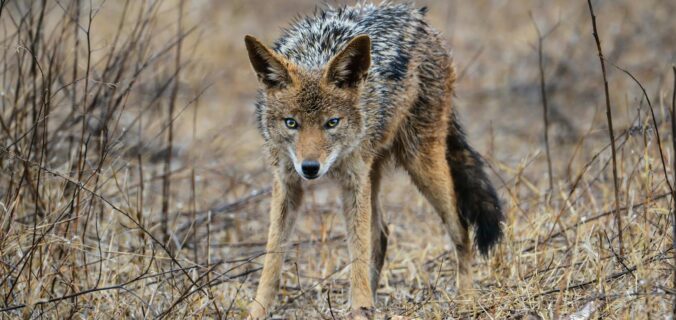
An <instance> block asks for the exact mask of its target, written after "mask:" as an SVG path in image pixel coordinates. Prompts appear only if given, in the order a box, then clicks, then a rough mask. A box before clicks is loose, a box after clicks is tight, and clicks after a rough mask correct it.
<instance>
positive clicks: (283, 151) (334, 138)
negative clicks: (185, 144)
mask: <svg viewBox="0 0 676 320" xmlns="http://www.w3.org/2000/svg"><path fill="white" fill-rule="evenodd" d="M245 43H246V48H247V51H248V53H249V59H250V60H251V65H252V66H253V69H254V70H255V71H256V74H257V76H258V80H259V82H260V85H261V89H262V93H263V97H262V99H263V101H264V102H263V103H264V108H262V110H259V112H260V114H259V117H260V125H261V128H262V130H263V136H264V137H265V138H266V141H267V142H268V145H269V147H270V148H272V149H273V153H275V154H278V155H279V156H280V157H284V156H285V159H287V160H288V161H290V163H292V164H293V167H294V168H295V170H296V172H298V174H299V175H300V176H301V177H303V178H305V179H315V178H319V177H321V176H322V175H324V174H326V173H327V172H328V171H329V169H330V168H331V166H332V165H334V164H335V163H336V162H337V161H338V160H340V158H341V157H342V156H344V155H345V154H347V153H349V152H351V151H352V150H353V149H354V147H356V145H357V144H358V143H359V140H360V139H361V137H362V136H363V134H364V131H365V130H366V127H365V122H364V119H363V115H362V113H361V112H360V104H359V100H360V93H361V89H362V87H363V83H364V80H365V79H366V77H367V74H368V69H369V66H370V63H371V54H370V52H371V40H370V38H369V37H368V36H366V35H361V36H357V37H355V38H353V39H352V40H351V41H349V42H348V43H347V44H346V45H345V46H344V48H343V49H342V50H341V51H340V52H338V53H337V54H336V55H335V56H333V57H332V58H331V60H330V61H329V62H328V63H326V64H325V65H324V66H322V67H321V68H318V69H308V68H305V67H302V66H300V65H298V64H295V63H293V62H292V61H290V60H289V59H286V58H285V57H283V56H281V55H280V54H278V53H276V52H274V51H273V50H270V49H269V48H267V47H266V46H265V45H263V44H262V43H261V42H260V41H258V40H257V39H256V38H254V37H251V36H246V37H245Z"/></svg>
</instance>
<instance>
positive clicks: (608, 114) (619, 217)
mask: <svg viewBox="0 0 676 320" xmlns="http://www.w3.org/2000/svg"><path fill="white" fill-rule="evenodd" d="M587 3H588V4H589V13H590V14H591V19H592V27H593V30H594V32H593V33H594V39H595V40H596V49H597V50H598V54H599V60H600V62H601V71H602V73H603V89H604V93H605V97H606V117H607V119H608V135H609V137H610V144H611V148H610V150H611V151H612V157H613V158H612V159H613V187H614V190H615V224H616V225H617V232H618V235H619V236H618V240H619V248H620V255H621V256H622V255H624V249H623V248H624V245H623V241H622V239H623V237H622V215H621V214H620V193H619V186H618V182H617V156H616V154H615V153H616V151H615V150H616V148H615V133H614V132H613V114H612V110H611V107H610V92H609V90H608V78H607V76H606V62H605V59H604V58H603V49H601V40H600V36H599V33H598V29H597V27H596V15H595V14H594V7H593V6H592V3H591V0H587Z"/></svg>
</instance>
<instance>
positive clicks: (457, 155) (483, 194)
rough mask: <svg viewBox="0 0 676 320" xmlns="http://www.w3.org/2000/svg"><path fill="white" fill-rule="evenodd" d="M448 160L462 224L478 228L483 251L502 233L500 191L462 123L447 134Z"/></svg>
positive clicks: (452, 125)
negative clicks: (489, 176)
mask: <svg viewBox="0 0 676 320" xmlns="http://www.w3.org/2000/svg"><path fill="white" fill-rule="evenodd" d="M446 146H447V151H446V160H447V161H448V164H449V166H450V167H451V175H452V178H453V184H454V186H455V193H456V198H457V206H458V210H459V212H460V216H461V217H462V220H463V224H464V226H465V227H466V228H467V227H468V223H469V225H472V226H473V227H474V230H475V234H474V242H475V243H476V246H477V247H478V248H479V251H480V252H481V254H482V255H484V256H485V255H488V252H489V251H490V249H491V248H492V247H493V246H494V245H495V244H496V243H498V241H500V238H501V237H502V224H501V222H502V221H503V220H504V216H503V214H502V209H501V208H500V200H499V199H498V195H497V193H496V192H495V189H494V188H493V185H492V184H491V181H490V180H489V179H488V176H487V175H486V173H485V172H484V169H483V160H482V159H481V155H479V153H477V152H476V151H474V149H472V147H471V146H470V145H469V144H468V143H467V141H466V140H465V135H464V133H463V131H462V128H461V127H460V124H459V123H458V122H457V121H456V120H455V117H453V120H452V121H451V123H450V126H449V130H448V136H447V137H446Z"/></svg>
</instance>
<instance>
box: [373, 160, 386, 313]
mask: <svg viewBox="0 0 676 320" xmlns="http://www.w3.org/2000/svg"><path fill="white" fill-rule="evenodd" d="M385 162H386V158H380V159H378V160H376V161H375V162H374V163H373V166H372V167H371V173H370V178H371V262H372V267H371V272H370V274H369V276H370V281H371V291H372V292H373V301H374V302H375V301H376V291H377V289H378V280H379V279H380V272H381V271H382V269H383V264H384V263H385V253H386V252H387V237H388V235H389V230H388V229H387V225H386V224H385V222H384V221H383V211H382V208H381V206H380V200H379V199H378V193H379V190H380V180H381V178H382V171H383V166H384V163H385Z"/></svg>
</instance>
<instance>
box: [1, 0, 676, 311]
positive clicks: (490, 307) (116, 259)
mask: <svg viewBox="0 0 676 320" xmlns="http://www.w3.org/2000/svg"><path fill="white" fill-rule="evenodd" d="M1 3H2V4H1V5H0V8H1V9H0V35H1V36H0V39H1V40H0V43H1V44H2V46H1V47H0V61H1V63H0V70H1V72H0V86H1V87H0V120H1V121H0V167H1V168H2V169H1V170H0V212H1V215H0V310H1V311H0V317H1V318H16V317H26V318H38V317H46V318H68V317H72V316H74V317H76V318H120V317H121V318H145V317H151V318H155V317H168V318H186V317H188V318H201V317H210V318H216V317H218V318H241V317H243V316H244V308H245V307H246V305H247V304H248V302H249V301H250V299H251V298H252V296H253V294H254V290H255V287H256V284H257V279H258V276H259V270H260V267H261V265H260V263H261V262H262V259H261V256H262V255H263V254H264V252H263V249H264V243H265V235H266V229H267V207H268V202H269V183H270V180H271V175H270V174H269V172H268V170H267V169H266V163H265V161H264V158H263V156H262V155H263V153H262V149H261V144H262V141H261V138H260V137H259V135H258V133H257V132H256V129H255V124H254V120H253V118H254V117H253V107H252V100H253V97H254V92H255V88H256V80H255V77H254V76H253V72H251V70H250V68H249V65H248V62H247V60H246V55H245V54H244V48H243V40H242V38H243V35H244V34H247V33H249V34H255V35H257V36H260V38H261V39H263V40H265V41H266V42H271V41H272V40H274V38H275V37H276V36H278V34H279V27H280V26H284V25H285V24H286V22H287V21H288V20H290V19H291V18H292V17H293V16H295V15H296V14H298V13H309V12H311V11H312V9H313V7H314V4H313V3H312V2H311V1H309V0H308V1H301V0H293V1H284V2H281V1H280V2H277V1H276V2H270V1H262V0H256V1H240V0H237V1H235V0H233V1H227V2H226V1H185V3H184V4H183V9H182V10H181V9H180V8H181V1H179V0H166V1H143V2H142V1H134V0H131V1H126V2H125V1H107V2H101V1H93V3H91V4H90V2H89V1H80V2H77V1H74V0H73V1H55V0H46V1H44V2H43V1H1ZM43 3H44V4H43ZM419 3H420V4H426V5H429V7H430V14H429V17H430V20H431V23H432V24H433V25H434V26H436V27H437V28H438V29H439V30H440V31H442V32H443V33H444V35H445V36H446V38H447V40H448V42H449V44H450V46H451V47H452V48H453V50H454V55H455V57H456V61H457V64H458V68H459V70H460V80H459V83H458V93H457V95H458V98H457V106H456V107H457V108H458V109H459V113H460V114H461V117H462V118H463V120H464V123H465V126H466V127H467V129H468V132H469V137H470V140H471V141H472V143H473V144H474V145H475V146H476V147H477V149H478V150H479V151H481V152H482V154H484V155H485V157H486V159H487V162H488V163H489V164H490V170H491V175H492V177H494V181H495V182H496V184H497V185H498V186H499V189H500V190H499V191H500V195H501V198H502V199H503V201H504V207H505V212H506V215H507V217H508V218H507V222H506V225H505V228H506V237H505V239H504V241H503V242H502V243H501V244H500V245H499V246H498V248H497V249H496V250H495V252H494V253H493V254H492V255H491V256H490V258H488V259H484V258H477V260H476V263H475V265H476V272H477V274H476V279H475V280H476V281H475V289H476V290H475V292H474V294H473V295H472V296H458V295H456V293H455V288H454V285H453V283H454V281H453V279H454V269H455V268H454V256H453V253H452V251H450V245H449V240H448V238H447V235H445V234H444V232H443V230H442V228H440V227H439V221H438V217H437V216H436V214H434V212H433V211H432V208H431V207H430V206H429V205H428V204H427V203H426V202H425V201H424V200H423V198H422V197H421V195H420V194H418V193H417V192H412V191H413V190H414V188H413V187H412V186H411V185H410V183H409V181H408V178H407V177H406V176H405V174H403V173H401V172H397V171H395V173H393V174H392V175H390V176H389V178H388V179H389V181H388V183H386V184H385V185H384V190H383V193H382V196H383V203H384V204H385V209H386V211H387V221H388V223H389V225H390V230H391V234H392V236H391V240H390V244H389V251H388V256H387V262H386V264H385V267H384V273H383V278H382V280H381V286H380V288H379V290H378V302H377V306H378V309H379V314H378V316H379V317H383V318H384V317H386V316H395V315H398V316H405V317H411V318H421V319H445V318H493V319H496V318H497V319H500V318H510V317H515V318H522V317H524V318H525V317H528V316H532V317H542V318H547V319H564V318H572V316H574V315H575V314H576V313H577V315H578V316H581V318H583V319H584V318H589V317H590V316H594V317H604V318H605V317H608V318H655V317H657V318H665V317H668V316H669V315H671V312H672V310H673V309H672V308H673V304H672V301H673V297H674V292H675V291H674V290H675V289H674V280H676V279H674V276H673V272H674V263H675V262H674V258H673V255H674V253H675V252H674V251H673V249H672V242H673V237H672V233H671V223H672V219H673V218H672V216H671V214H672V208H673V203H672V202H673V201H672V198H671V195H670V192H671V191H670V188H671V185H673V184H674V179H673V178H672V180H671V181H669V180H668V179H669V178H671V176H674V174H676V172H674V167H673V163H674V161H675V160H674V150H673V148H672V143H673V135H672V129H671V123H670V121H671V120H670V119H671V115H670V108H671V104H672V103H673V102H672V94H673V90H674V78H673V75H672V67H671V65H672V64H673V63H674V61H676V55H675V52H676V51H675V50H674V48H676V38H674V30H676V21H675V20H674V19H673V17H674V16H675V15H676V4H675V3H674V2H670V1H659V0H648V1H631V0H622V1H606V0H603V1H596V2H593V3H594V9H595V11H596V14H597V19H598V21H597V22H598V28H599V33H600V37H601V43H602V45H603V50H604V55H605V57H606V59H607V68H608V70H607V71H608V82H609V93H610V101H611V106H612V108H613V110H612V111H613V121H614V129H615V140H616V141H615V144H616V153H617V175H618V185H617V187H618V195H619V207H620V215H621V218H622V226H623V229H622V234H623V247H622V250H620V248H619V239H618V234H619V233H618V229H617V225H616V223H615V219H614V218H613V215H614V212H613V210H614V208H615V194H614V192H615V191H614V186H613V178H612V171H611V170H612V164H611V162H612V161H611V150H610V147H609V145H610V143H609V139H608V129H607V122H606V119H605V115H604V112H605V108H604V107H605V100H604V95H603V79H602V76H601V69H600V66H599V59H598V56H597V52H596V44H595V42H594V38H593V36H592V25H591V19H590V14H589V8H588V7H587V4H586V3H584V2H582V1H579V2H571V1H564V0H557V1H526V0H516V1H487V0H486V1H473V2H470V1H419ZM531 15H532V17H533V19H532V20H531V17H530V16H531ZM179 17H182V18H181V19H180V20H181V23H180V24H179V23H178V21H179ZM533 23H535V24H536V26H537V29H539V30H540V31H539V32H538V31H537V29H536V28H535V27H534V26H533ZM539 35H540V36H539ZM539 37H540V38H541V40H542V41H541V42H539V41H538V39H539ZM179 40H180V41H179ZM539 44H541V45H542V47H541V48H542V70H543V72H542V74H540V63H539V60H540V59H539V55H538V46H539ZM179 53H180V56H178V54H179ZM614 65H615V66H617V67H619V68H623V69H626V70H627V71H628V72H629V73H630V74H631V76H634V77H635V78H636V80H637V81H638V83H637V82H635V81H634V80H633V79H632V78H631V77H630V75H629V74H625V73H624V72H623V71H622V70H620V69H619V68H616V67H614ZM541 80H546V81H541ZM541 83H544V84H545V90H544V93H545V94H546V102H545V103H546V104H547V109H548V115H547V116H548V117H547V119H548V122H549V125H548V134H549V142H550V146H549V149H550V152H549V153H550V156H549V158H551V172H552V182H553V183H552V184H553V188H550V183H549V178H548V171H549V169H548V161H547V160H548V156H547V153H548V152H546V151H545V143H544V142H545V139H544V131H543V129H544V126H543V124H542V123H543V113H542V110H543V105H542V103H543V99H542V98H543V97H542V95H541V92H542V90H541ZM638 84H640V85H642V86H643V87H645V90H646V91H645V92H644V91H642V90H641V88H640V86H639V85H638ZM648 100H649V101H648ZM649 102H650V105H649ZM171 106H173V112H172V113H171V114H170V108H172V107H171ZM650 108H652V109H653V111H654V118H653V116H652V114H651V110H650ZM170 120H172V121H170ZM655 124H656V125H657V126H655ZM170 131H171V132H172V134H171V135H172V138H171V139H169V137H168V136H169V132H170ZM658 131H659V135H657V133H658ZM169 140H171V144H169ZM658 142H659V143H658ZM660 144H661V147H662V150H661V152H660V150H659V145H660ZM662 156H663V158H662ZM665 175H668V176H670V177H669V178H668V177H667V176H665ZM163 190H164V191H163ZM309 190H310V191H309V192H308V196H307V197H306V201H305V204H304V206H303V208H302V215H301V218H300V219H299V221H298V224H297V228H296V232H295V235H294V238H293V241H294V243H293V245H292V246H290V247H289V252H288V254H287V262H286V264H285V267H284V269H283V276H282V288H281V290H280V294H279V296H278V299H277V304H276V306H275V310H274V312H273V314H274V317H275V318H279V319H281V318H291V319H294V318H298V319H303V318H324V319H332V318H333V317H334V316H335V317H338V318H339V317H340V316H341V315H342V314H343V312H344V310H345V306H346V297H347V294H346V293H347V290H348V283H347V276H346V275H347V272H348V270H349V265H348V257H347V252H346V247H345V243H344V242H345V241H344V231H343V219H342V216H341V215H342V214H341V211H342V210H341V205H340V203H339V201H338V200H337V191H336V189H335V187H334V186H332V185H331V184H330V183H326V182H319V183H314V184H312V185H311V186H309Z"/></svg>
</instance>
